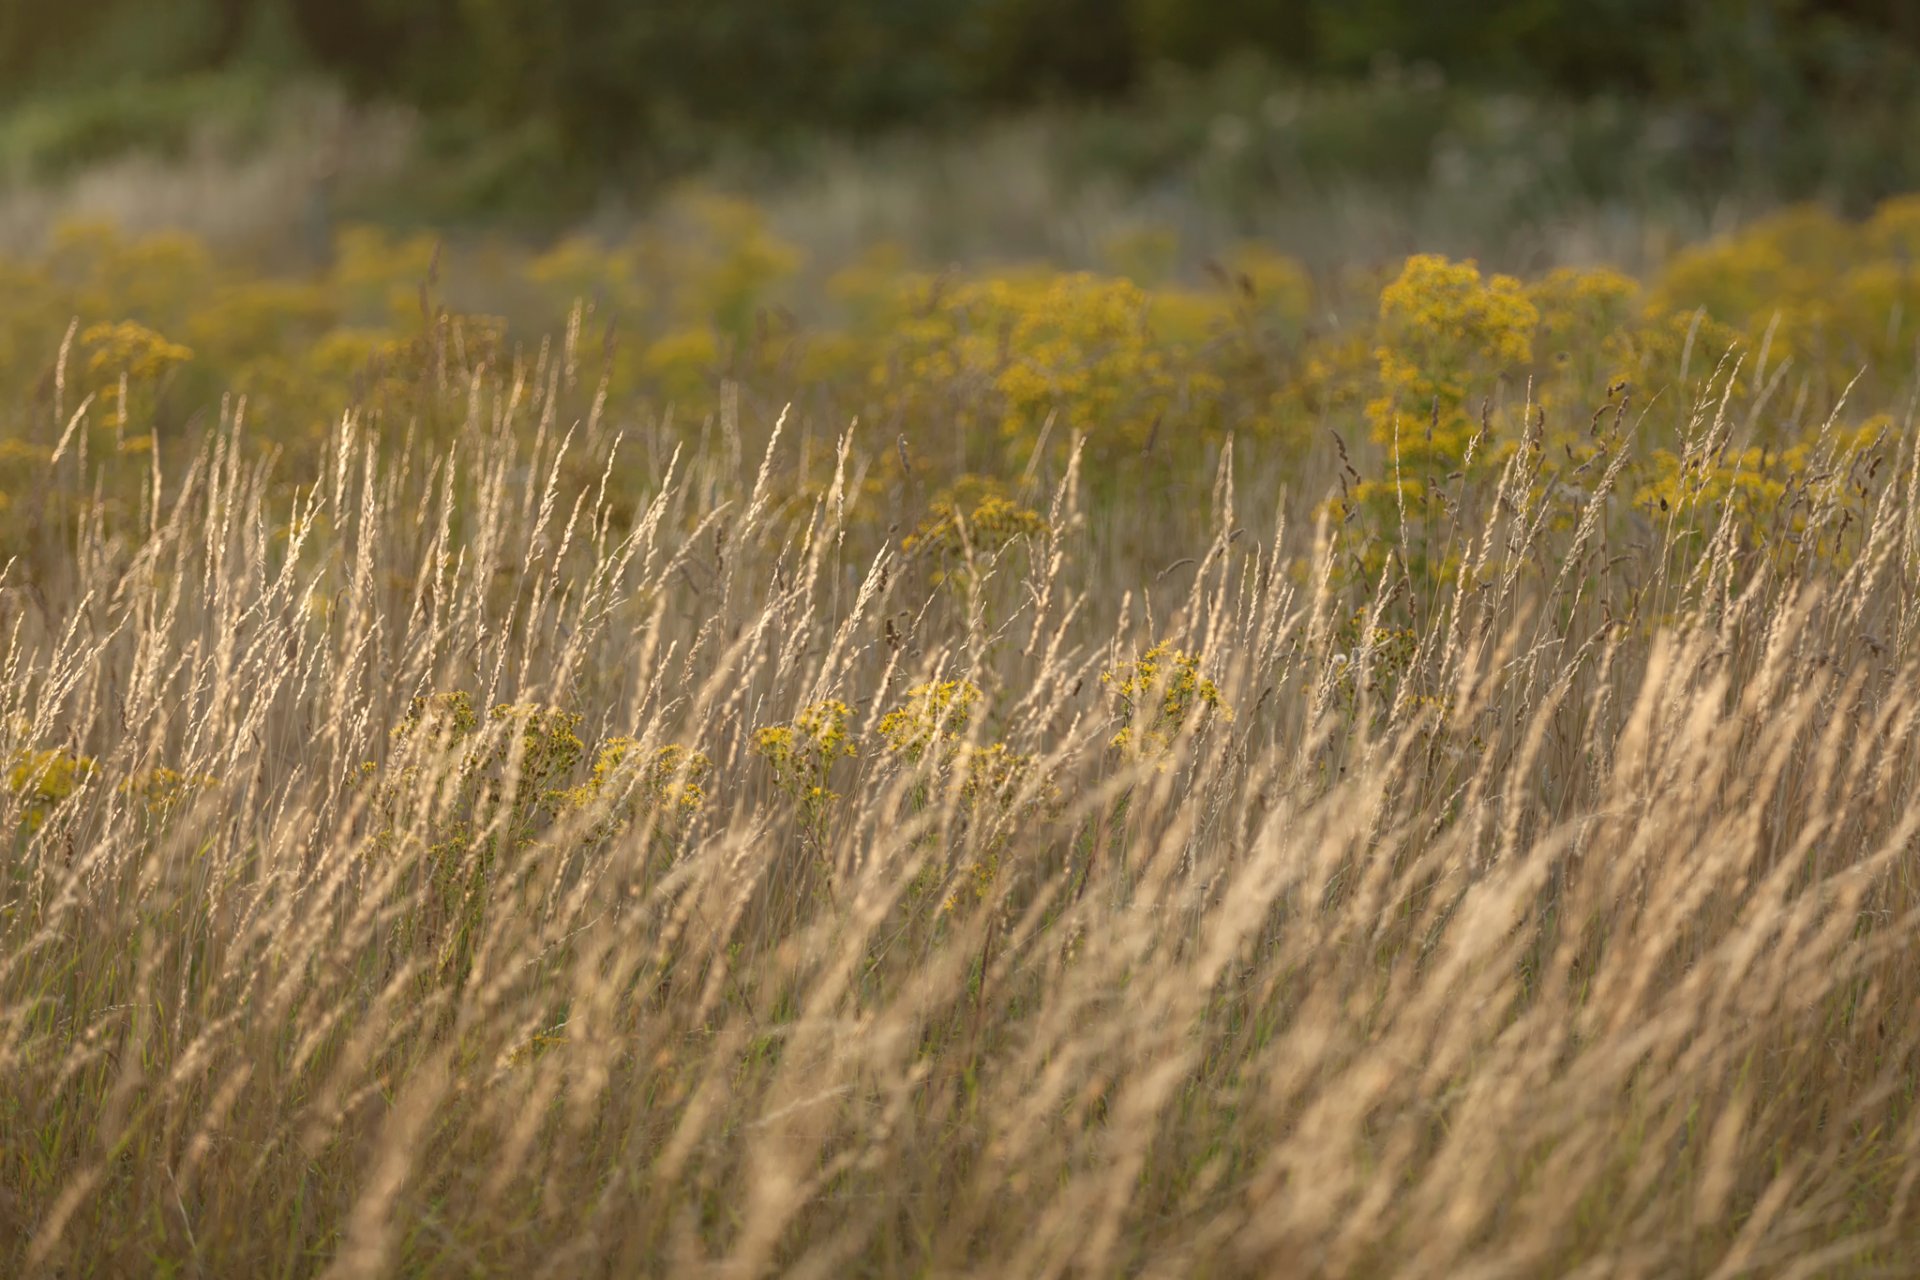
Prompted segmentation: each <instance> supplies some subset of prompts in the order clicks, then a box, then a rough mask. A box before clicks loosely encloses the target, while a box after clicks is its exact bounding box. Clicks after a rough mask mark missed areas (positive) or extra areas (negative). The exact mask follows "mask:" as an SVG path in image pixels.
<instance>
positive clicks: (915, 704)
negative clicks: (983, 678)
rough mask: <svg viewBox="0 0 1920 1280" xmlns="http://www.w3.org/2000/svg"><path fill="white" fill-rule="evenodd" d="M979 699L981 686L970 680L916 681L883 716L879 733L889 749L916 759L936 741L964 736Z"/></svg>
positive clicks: (951, 739) (951, 740) (943, 741)
mask: <svg viewBox="0 0 1920 1280" xmlns="http://www.w3.org/2000/svg"><path fill="white" fill-rule="evenodd" d="M979 701H980V688H979V686H978V685H976V684H974V683H973V682H972V681H970V680H942V681H939V682H937V683H931V684H921V685H915V686H914V687H913V688H911V689H909V690H907V700H906V701H905V702H904V703H902V704H901V705H900V706H898V707H895V708H894V709H893V710H891V711H889V712H887V714H886V715H884V716H882V717H880V737H881V738H882V740H884V742H885V743H886V747H887V750H889V751H891V752H893V753H894V754H895V755H900V756H904V757H906V758H907V759H908V760H914V761H917V760H919V759H920V758H921V757H922V756H924V755H925V754H926V753H927V750H928V748H930V747H932V746H934V745H935V744H944V743H951V742H955V741H958V740H959V739H960V738H962V737H964V736H965V734H966V731H967V724H968V722H969V721H970V720H971V719H972V716H973V708H974V707H975V705H977V704H978V703H979Z"/></svg>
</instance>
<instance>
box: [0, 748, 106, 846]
mask: <svg viewBox="0 0 1920 1280" xmlns="http://www.w3.org/2000/svg"><path fill="white" fill-rule="evenodd" d="M98 772H99V766H98V765H96V764H95V763H94V762H93V761H92V760H91V759H89V758H88V757H86V756H83V755H76V754H75V753H74V752H73V751H71V750H69V749H68V748H66V747H54V748H51V749H49V750H43V751H34V750H29V749H24V748H23V749H22V750H19V751H16V752H15V753H14V754H13V758H12V759H11V760H9V761H8V762H7V790H9V791H11V792H12V793H13V795H14V796H15V798H16V799H17V800H18V801H19V802H20V805H21V808H22V810H23V813H24V815H25V819H26V826H27V830H29V831H38V830H39V829H40V827H41V826H42V824H44V823H45V822H46V820H47V818H48V817H49V816H51V815H52V813H53V811H54V809H55V808H57V807H58V806H59V805H60V804H61V802H63V801H64V800H66V799H67V798H68V797H69V796H71V795H73V793H74V792H75V791H76V790H78V789H79V788H80V787H82V786H84V785H85V784H86V783H87V781H88V780H89V779H90V778H92V777H93V776H94V775H95V774H96V773H98Z"/></svg>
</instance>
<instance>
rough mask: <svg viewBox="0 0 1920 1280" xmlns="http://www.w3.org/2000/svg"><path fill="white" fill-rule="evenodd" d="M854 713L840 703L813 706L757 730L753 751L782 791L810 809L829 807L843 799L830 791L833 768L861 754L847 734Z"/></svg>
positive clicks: (830, 699)
mask: <svg viewBox="0 0 1920 1280" xmlns="http://www.w3.org/2000/svg"><path fill="white" fill-rule="evenodd" d="M852 718H853V710H852V708H850V707H848V706H847V704H846V703H844V702H841V701H839V700H838V699H832V698H829V699H826V700H823V701H820V702H812V703H809V704H807V705H806V706H804V707H802V708H801V709H800V714H799V715H797V716H795V717H794V718H793V720H792V721H791V722H789V723H786V724H776V725H768V726H765V727H763V728H760V729H756V730H755V731H754V735H753V749H754V750H755V751H756V752H757V753H758V754H759V755H760V756H761V757H762V758H763V759H765V760H766V762H767V763H768V764H769V765H770V766H771V767H772V769H773V776H774V780H775V782H776V783H778V784H779V786H780V787H781V789H783V790H785V791H789V792H791V793H793V794H794V795H795V796H797V797H799V798H800V800H801V801H802V802H803V803H805V804H808V805H826V804H829V803H831V802H832V801H834V800H837V799H838V798H839V797H838V795H836V794H835V793H834V792H833V791H831V790H829V789H828V786H827V783H828V779H829V776H830V775H831V774H832V772H833V766H834V765H835V763H837V762H838V761H840V760H844V759H851V758H852V757H854V756H857V755H859V754H860V749H859V745H858V744H857V743H856V742H855V741H854V738H853V736H852V735H851V734H850V733H848V732H847V723H848V721H850V720H851V719H852Z"/></svg>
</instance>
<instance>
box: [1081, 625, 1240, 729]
mask: <svg viewBox="0 0 1920 1280" xmlns="http://www.w3.org/2000/svg"><path fill="white" fill-rule="evenodd" d="M1100 683H1101V684H1104V685H1106V686H1107V688H1108V690H1109V691H1110V692H1111V693H1112V694H1113V697H1114V700H1115V702H1116V703H1117V704H1118V714H1119V718H1120V720H1121V721H1122V726H1121V728H1120V730H1119V731H1118V732H1117V733H1115V734H1114V735H1113V737H1112V738H1111V739H1110V740H1109V743H1110V745H1112V746H1113V747H1115V748H1117V749H1119V750H1121V751H1123V752H1125V753H1127V754H1128V755H1135V756H1159V755H1164V754H1165V753H1166V752H1167V751H1168V750H1170V749H1171V748H1172V746H1173V744H1174V742H1175V740H1176V739H1177V738H1178V736H1179V734H1180V733H1181V731H1182V730H1183V729H1186V728H1188V727H1189V726H1190V725H1204V724H1206V723H1208V722H1210V721H1212V720H1221V721H1231V720H1232V719H1233V709H1232V708H1231V707H1229V706H1228V705H1227V703H1226V700H1225V699H1224V698H1222V697H1221V695H1220V687H1219V686H1218V685H1216V684H1215V683H1214V682H1213V680H1212V679H1211V678H1210V677H1208V676H1207V675H1205V674H1204V673H1203V672H1202V671H1201V669H1200V656H1199V655H1198V654H1195V653H1190V652H1188V651H1187V650H1185V649H1176V648H1174V647H1173V642H1172V641H1170V640H1163V641H1161V642H1160V643H1159V644H1157V645H1154V646H1153V647H1152V648H1151V649H1149V650H1147V651H1146V652H1145V653H1143V654H1141V655H1140V657H1138V658H1136V659H1134V660H1133V661H1131V662H1122V663H1119V664H1117V665H1115V666H1113V667H1110V668H1108V669H1107V670H1106V671H1103V672H1102V673H1101V674H1100Z"/></svg>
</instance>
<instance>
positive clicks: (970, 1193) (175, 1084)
mask: <svg viewBox="0 0 1920 1280" xmlns="http://www.w3.org/2000/svg"><path fill="white" fill-rule="evenodd" d="M327 234H328V237H329V238H328V240H327V243H326V246H325V253H324V255H323V257H324V261H323V262H321V263H320V264H319V265H315V266H302V267H300V268H297V269H296V268H290V267H279V268H276V267H274V266H272V265H262V262H261V261H260V260H258V259H254V258H249V257H247V256H246V255H244V254H241V253H238V252H234V251H230V250H229V249H227V248H224V247H222V246H221V245H218V244H213V243H209V242H207V241H205V240H202V239H200V238H197V237H195V236H193V235H189V234H185V233H181V232H164V231H162V232H155V233H152V234H137V233H132V232H128V231H125V230H120V229H116V228H115V227H114V226H113V225H111V224H107V223H101V222H74V221H68V222H64V223H62V224H60V225H59V226H58V227H57V228H54V229H52V230H50V231H48V232H47V234H45V235H44V236H40V237H37V238H36V239H35V241H34V243H33V245H32V246H31V247H21V248H19V249H18V250H17V251H16V252H13V253H12V254H11V255H10V256H8V257H6V258H4V259H0V672H4V678H0V1274H5V1275H9V1276H13V1275H18V1276H41V1275H46V1276H62V1277H82V1276H133V1275H142V1276H144V1275H156V1276H181V1277H195V1276H213V1277H218V1276H261V1277H278V1276H287V1277H292V1276H308V1275H320V1276H327V1277H358V1276H383V1275H407V1276H415V1275H419V1276H484V1275H501V1276H550V1277H575V1276H633V1275H673V1276H697V1275H709V1274H710V1275H716V1276H720V1275H724V1276H736V1277H747V1276H765V1275H773V1274H781V1275H795V1276H813V1277H837V1276H927V1277H936V1276H959V1275H982V1276H1062V1277H1065V1276H1073V1277H1080V1276H1087V1277H1092V1276H1114V1275H1138V1276H1156V1277H1175V1276H1210V1277H1235V1276H1248V1277H1253V1276H1301V1277H1368V1276H1409V1277H1482V1278H1488V1280H1491V1278H1494V1277H1532V1276H1556V1277H1563V1276H1577V1277H1591V1278H1598V1277H1616V1276H1619V1277H1676V1276H1683V1277H1702V1278H1706V1277H1712V1278H1714V1280H1731V1278H1732V1277H1740V1276H1796V1277H1803V1276H1804V1277H1811V1276H1894V1277H1897V1276H1907V1275H1912V1274H1914V1273H1915V1271H1916V1268H1917V1267H1920V1217H1917V1216H1916V1215H1917V1214H1920V1099H1917V1098H1916V1091H1917V1090H1920V1006H1917V1002H1920V967H1916V963H1915V957H1916V956H1917V955H1920V805H1916V803H1915V788H1916V782H1917V781H1920V435H1917V434H1916V431H1915V421H1914V406H1915V403H1916V396H1917V395H1920V198H1896V199H1892V200H1888V201H1885V202H1882V203H1880V204H1878V205H1877V206H1875V207H1873V208H1871V209H1870V210H1868V211H1866V212H1865V213H1864V214H1863V215H1862V216H1859V217H1843V216H1840V215H1837V214H1834V213H1831V212H1828V211H1825V210H1823V209H1821V208H1818V207H1814V206H1796V207H1791V208H1786V209H1784V210H1781V211H1778V212H1775V213H1773V214H1771V215H1768V216H1766V217H1763V218H1760V219H1758V220H1755V221H1752V222H1750V223H1747V224H1745V225H1743V226H1742V227H1740V228H1739V229H1737V230H1734V231H1731V232H1729V233H1727V234H1723V235H1718V236H1709V237H1705V238H1702V239H1700V240H1698V241H1697V242H1695V243H1693V244H1690V245H1685V246H1679V247H1675V248H1672V249H1671V251H1667V252H1662V253H1660V254H1659V255H1657V261H1651V260H1650V261H1648V262H1645V263H1640V262H1636V263H1632V264H1629V265H1630V266H1631V267H1632V268H1633V273H1632V274H1629V273H1628V272H1625V271H1621V270H1615V269H1611V268H1606V267H1598V266H1578V265H1575V266H1557V267H1542V268H1541V269H1540V270H1538V271H1535V272H1532V273H1531V274H1528V275H1526V276H1525V277H1524V278H1523V277H1516V276H1510V275H1505V274H1501V273H1500V272H1498V271H1496V270H1494V269H1493V268H1492V266H1491V265H1489V266H1487V267H1485V268H1483V267H1482V266H1481V265H1479V264H1477V263H1475V262H1473V261H1471V260H1468V259H1465V258H1462V257H1456V256H1448V255H1447V254H1444V253H1429V254H1414V255H1411V256H1406V255H1394V256H1393V257H1392V258H1391V259H1378V260H1373V261H1370V262H1361V263H1359V264H1358V265H1355V264H1352V263H1346V264H1335V263H1328V262H1321V261H1305V260H1302V259H1300V258H1298V257H1295V256H1289V255H1288V254H1287V253H1285V252H1282V250H1281V248H1280V247H1279V246H1278V245H1276V244H1274V243H1272V242H1270V241H1249V242H1238V241H1231V242H1230V241H1228V240H1226V239H1224V238H1222V237H1221V236H1219V235H1215V234H1210V235H1209V238H1208V242H1207V243H1206V244H1205V245H1204V247H1203V248H1200V249H1196V248H1195V246H1194V244H1193V243H1192V241H1191V240H1190V239H1188V238H1183V234H1182V230H1181V228H1179V227H1177V226H1159V225H1155V224H1153V223H1152V222H1151V221H1142V222H1140V223H1139V224H1138V225H1131V226H1124V227H1120V226H1116V227H1115V228H1113V229H1112V231H1111V233H1110V234H1104V235H1102V236H1101V237H1099V238H1098V243H1097V245H1096V246H1095V249H1096V253H1095V257H1096V258H1097V260H1095V261H1090V262H1087V263H1085V264H1076V266H1078V265H1084V266H1085V267H1086V269H1084V270H1079V269H1076V270H1060V269H1056V268H1052V267H1048V266H1046V265H1035V264H1025V265H1019V264H1011V265H1009V264H1002V265H988V264H984V263H982V262H978V261H969V262H967V263H966V264H965V265H962V266H960V267H956V268H946V269H940V268H936V267H930V266H929V265H928V264H927V262H926V261H925V260H924V259H923V258H922V257H921V256H920V255H918V254H916V253H915V252H913V251H912V250H911V249H909V248H906V247H902V246H898V245H889V244H887V243H883V242H876V243H873V244H870V245H863V246H859V247H858V248H857V251H852V252H847V253H839V254H834V255H828V256H826V257H822V256H821V255H820V254H818V253H817V252H809V251H807V250H806V249H803V247H802V246H800V245H799V244H797V243H796V242H794V241H793V240H792V239H790V238H788V237H786V236H784V235H783V234H781V232H780V231H779V229H778V228H777V227H776V225H775V222H774V220H772V219H771V218H770V217H769V216H768V215H767V213H766V211H765V210H764V209H762V208H761V207H760V206H758V205H756V204H755V203H753V202H751V201H748V200H744V199H741V198H738V197H735V196H724V195H721V194H717V193H716V192H714V191H712V190H706V189H699V188H688V189H686V190H685V191H684V192H683V193H682V194H680V195H677V196H675V197H673V198H671V199H669V200H668V201H666V202H665V204H664V205H663V207H662V209H661V211H660V212H659V214H658V215H657V216H656V217H654V218H652V219H650V220H649V221H647V222H645V223H643V224H639V225H638V226H637V228H636V229H634V230H632V231H630V232H626V233H623V234H619V235H605V236H602V235H594V234H582V235H578V236H575V237H572V238H568V239H564V240H560V241H557V242H552V243H547V244H543V245H540V246H530V245H529V244H528V243H527V242H525V241H523V240H511V239H503V238H492V237H486V236H478V235H470V236H466V237H454V238H450V239H448V240H446V241H441V240H439V239H437V238H435V237H433V236H429V235H410V234H404V233H399V232H394V231H391V230H382V229H379V228H377V227H374V226H363V225H353V224H350V223H349V224H344V225H341V226H339V227H337V228H330V229H329V230H328V233H327Z"/></svg>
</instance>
